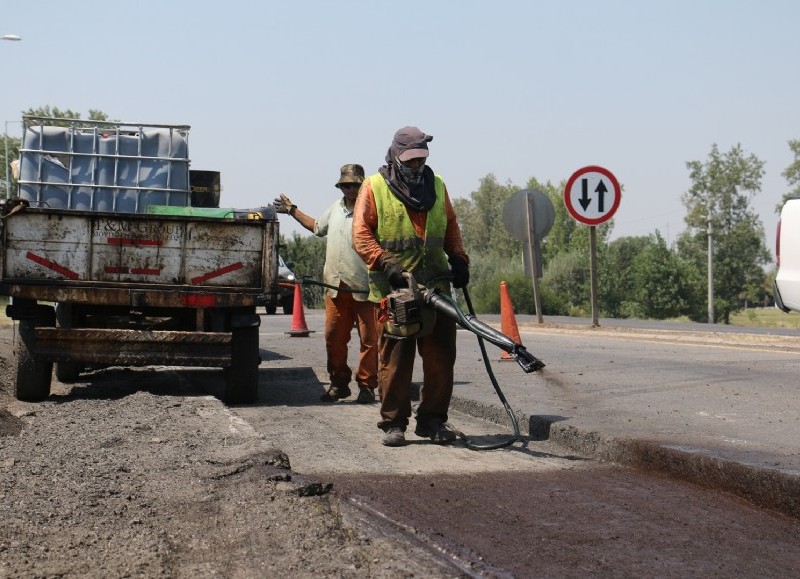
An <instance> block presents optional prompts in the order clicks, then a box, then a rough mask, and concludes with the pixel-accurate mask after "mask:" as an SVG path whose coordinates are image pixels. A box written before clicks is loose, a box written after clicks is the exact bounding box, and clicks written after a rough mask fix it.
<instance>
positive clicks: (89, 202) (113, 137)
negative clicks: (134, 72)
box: [19, 116, 191, 213]
mask: <svg viewBox="0 0 800 579" xmlns="http://www.w3.org/2000/svg"><path fill="white" fill-rule="evenodd" d="M22 124H23V137H22V146H21V148H20V176H19V177H20V178H19V196H20V197H22V198H23V199H25V200H27V201H28V202H30V203H31V205H33V206H37V207H50V208H54V209H76V210H89V211H111V212H122V213H145V212H146V211H147V206H148V205H172V206H181V207H187V206H189V205H190V203H191V194H190V192H191V187H190V178H189V129H190V127H189V125H164V124H153V123H128V122H118V121H96V120H83V119H62V118H53V117H41V116H24V117H23V123H22Z"/></svg>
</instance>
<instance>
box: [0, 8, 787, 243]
mask: <svg viewBox="0 0 800 579" xmlns="http://www.w3.org/2000/svg"><path fill="white" fill-rule="evenodd" d="M0 14H2V17H0V35H2V34H16V35H19V36H21V37H22V38H23V40H22V41H21V42H8V41H2V42H0V71H2V72H1V73H0V74H1V75H2V91H0V94H1V95H2V96H1V97H0V120H4V121H5V128H7V129H8V133H9V134H11V135H13V136H19V135H20V123H19V119H20V114H21V112H22V111H23V110H25V109H27V108H29V107H40V106H44V105H50V106H57V107H59V108H62V109H63V108H70V109H73V110H77V111H79V112H81V113H82V114H83V116H84V117H85V116H87V114H88V111H89V109H99V110H102V111H104V112H105V113H107V114H108V115H109V116H110V117H112V118H115V119H120V120H124V121H130V122H143V123H175V124H189V125H191V126H192V132H191V135H190V155H191V157H192V168H195V169H208V170H218V171H221V172H222V184H223V195H222V203H221V204H222V205H223V206H227V207H239V208H247V207H255V206H260V205H264V204H266V203H268V202H270V201H271V200H272V199H273V198H274V197H275V196H276V195H277V194H278V193H280V192H285V193H287V194H288V195H289V196H290V197H291V198H292V200H293V201H294V203H296V204H297V205H298V206H299V207H300V208H301V209H302V210H303V211H305V212H306V213H309V214H311V215H313V216H318V215H319V214H320V213H321V212H322V211H323V210H324V209H325V208H326V207H327V206H328V205H329V204H330V203H331V202H332V201H333V200H335V199H336V198H337V197H338V195H339V192H338V190H337V189H335V188H334V187H333V185H334V183H335V182H336V180H337V179H338V176H339V167H340V165H342V164H344V163H350V162H359V163H361V164H363V165H364V167H365V168H366V170H367V172H368V173H373V172H375V171H376V170H377V168H378V167H379V166H380V165H381V164H382V163H383V159H384V155H385V154H386V150H387V148H388V146H389V143H390V142H391V138H392V135H393V134H394V132H395V130H397V129H398V128H400V127H402V126H404V125H416V126H418V127H420V128H421V129H422V130H423V131H425V132H426V133H428V134H431V135H433V136H434V140H433V142H432V143H431V145H430V148H431V156H430V159H429V164H430V166H431V167H432V168H433V169H434V170H435V171H436V172H438V173H440V174H441V175H442V176H443V177H444V179H445V181H446V183H447V185H448V189H449V191H450V195H451V196H452V197H468V196H469V194H470V193H471V192H472V191H474V190H476V189H477V188H478V186H479V182H480V179H481V178H483V177H485V176H486V175H487V174H489V173H492V174H494V175H495V177H496V178H497V180H498V181H499V182H501V183H506V182H509V181H510V182H511V183H513V184H514V185H517V186H519V187H520V188H522V187H524V185H525V183H526V182H527V180H528V179H529V178H531V177H536V178H537V179H539V180H540V181H544V182H546V181H551V182H553V183H559V182H561V181H562V180H566V179H568V178H569V176H570V175H571V174H572V173H573V172H574V171H575V170H577V169H579V168H580V167H583V166H585V165H601V166H603V167H605V168H606V169H608V170H610V171H611V172H613V173H614V175H615V176H616V177H617V179H618V180H619V182H620V183H621V184H622V186H623V188H624V193H623V196H622V201H621V204H620V207H619V210H618V211H617V213H616V215H615V227H614V231H613V233H612V237H614V238H616V237H621V236H626V235H647V234H649V233H652V232H654V231H655V230H656V229H658V230H660V231H661V233H662V235H664V236H665V237H666V238H667V240H668V241H670V242H672V241H674V239H675V237H676V236H677V235H678V233H680V232H681V231H682V230H683V229H684V222H683V217H684V208H683V205H682V204H681V201H680V199H681V195H682V194H683V193H684V192H685V191H686V190H687V189H688V188H689V186H690V182H689V177H688V171H687V169H686V162H687V161H691V160H700V161H704V160H705V159H706V158H707V156H708V153H709V152H710V150H711V146H712V144H714V143H716V144H717V145H718V147H719V148H720V150H721V151H723V152H725V151H727V150H729V149H730V148H731V147H732V146H734V145H735V144H737V143H740V144H741V146H742V147H743V149H744V151H745V152H746V153H747V154H750V153H752V154H755V155H756V156H757V157H758V158H760V159H761V160H763V161H765V163H766V164H765V170H766V174H765V176H764V179H763V182H762V185H763V187H762V191H761V192H760V193H759V194H758V195H756V196H755V197H754V199H753V201H752V202H753V206H754V207H755V208H756V210H757V211H758V212H759V214H760V215H761V219H762V223H763V225H764V227H765V232H766V242H767V246H768V247H770V248H771V249H772V248H773V246H774V235H775V223H776V215H775V213H774V210H773V208H774V206H775V205H776V204H777V203H778V201H779V200H780V198H781V196H782V195H783V194H784V193H785V192H787V191H788V190H789V186H788V184H787V183H786V181H785V179H784V178H783V177H782V176H781V172H782V171H784V170H785V169H786V167H787V166H788V165H789V164H790V163H791V162H792V160H793V157H792V154H791V151H790V150H789V147H788V145H787V141H789V140H790V139H800V72H798V71H799V70H800V32H798V23H800V2H798V1H796V0H762V1H761V2H753V1H752V0H748V1H740V0H673V1H666V0H664V1H660V2H658V1H650V2H643V1H641V0H630V1H628V0H603V1H588V0H577V1H575V0H573V1H562V2H556V1H549V2H545V1H538V0H513V1H512V0H492V1H489V0H485V1H471V0H460V1H458V0H427V1H419V0H409V1H405V2H389V1H383V0H339V1H333V0H331V1H323V0H318V1H310V0H291V1H289V0H282V1H280V2H274V1H271V0H259V1H251V2H245V1H236V0H230V1H228V2H210V1H204V0H191V1H189V0H179V1H175V0H171V1H167V0H138V1H137V2H127V1H126V2H109V1H108V0H103V1H99V0H97V1H89V0H72V1H71V2H56V1H43V0H25V1H24V2H23V1H20V0H13V1H9V0H2V1H0ZM281 230H282V231H283V232H284V233H287V234H291V233H292V232H295V231H298V232H302V234H303V235H308V233H307V232H305V230H302V229H300V228H299V226H298V225H297V224H296V223H295V222H294V221H293V220H292V219H290V218H288V217H281Z"/></svg>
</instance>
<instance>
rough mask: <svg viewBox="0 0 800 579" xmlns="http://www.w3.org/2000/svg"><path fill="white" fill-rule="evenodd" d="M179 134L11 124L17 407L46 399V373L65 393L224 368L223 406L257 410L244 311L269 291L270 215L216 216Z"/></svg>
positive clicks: (5, 252) (254, 355)
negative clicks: (18, 138)
mask: <svg viewBox="0 0 800 579" xmlns="http://www.w3.org/2000/svg"><path fill="white" fill-rule="evenodd" d="M188 133H189V126H188V125H161V124H145V123H121V122H108V121H85V120H79V119H53V118H44V117H27V116H26V117H23V140H22V147H21V149H20V165H19V170H20V173H19V182H18V191H17V195H16V196H14V197H13V198H11V199H7V200H6V201H5V203H4V204H3V205H2V208H0V295H6V296H9V297H10V298H11V299H10V303H9V305H8V306H7V308H6V314H7V315H8V317H10V318H12V319H14V320H15V321H16V322H18V339H17V340H16V352H15V353H16V356H15V360H16V378H15V385H14V394H15V396H16V398H17V399H19V400H26V401H41V400H44V399H45V398H47V397H48V396H49V394H50V386H51V378H52V373H53V367H54V366H55V373H56V376H57V378H58V379H59V380H60V381H62V382H73V381H76V380H78V379H79V376H80V374H81V373H82V372H84V371H86V370H90V369H95V368H102V367H108V366H148V365H166V366H199V367H219V368H223V369H224V376H225V400H226V402H228V403H250V402H253V401H255V400H256V398H257V394H258V366H259V364H260V357H259V345H258V328H259V326H260V320H261V318H260V317H259V315H258V314H257V313H256V305H257V303H259V302H260V301H261V300H263V299H264V296H265V295H269V296H276V295H277V293H278V292H279V290H280V288H279V286H278V284H277V278H278V241H279V228H278V221H277V217H276V215H275V213H274V208H271V207H265V208H261V209H260V210H258V211H254V210H237V209H231V208H220V207H219V206H218V205H219V186H218V183H219V181H218V174H217V182H216V191H214V189H215V187H214V186H213V185H212V186H209V180H208V176H209V172H206V171H202V172H201V171H198V172H194V171H192V170H190V168H189V165H190V161H189V156H188ZM211 174H213V172H211ZM193 183H194V185H193Z"/></svg>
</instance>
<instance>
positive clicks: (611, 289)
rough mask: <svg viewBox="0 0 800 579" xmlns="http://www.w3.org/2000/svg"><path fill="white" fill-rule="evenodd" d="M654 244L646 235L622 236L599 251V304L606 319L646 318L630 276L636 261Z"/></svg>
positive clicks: (633, 281)
mask: <svg viewBox="0 0 800 579" xmlns="http://www.w3.org/2000/svg"><path fill="white" fill-rule="evenodd" d="M652 243H653V241H652V238H650V237H647V236H639V237H621V238H619V239H615V240H614V241H612V242H610V243H609V244H608V245H607V246H600V247H599V248H598V253H599V254H600V256H599V257H598V270H599V271H598V276H597V277H598V282H597V285H598V286H599V288H598V294H599V295H598V303H599V306H600V311H601V313H602V315H603V316H607V317H611V318H631V317H633V318H641V317H644V315H643V313H642V308H640V307H639V304H638V303H637V296H636V284H635V280H634V278H633V276H632V275H631V273H632V266H633V263H634V261H635V260H636V258H637V257H638V256H639V254H640V253H642V252H643V251H644V250H645V249H647V248H648V247H650V246H651V245H652Z"/></svg>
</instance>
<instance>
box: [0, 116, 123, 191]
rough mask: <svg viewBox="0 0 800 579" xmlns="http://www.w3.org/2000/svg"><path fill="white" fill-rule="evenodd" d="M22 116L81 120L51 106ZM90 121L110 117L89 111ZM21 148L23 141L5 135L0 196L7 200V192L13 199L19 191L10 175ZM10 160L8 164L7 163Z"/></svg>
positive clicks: (64, 123)
mask: <svg viewBox="0 0 800 579" xmlns="http://www.w3.org/2000/svg"><path fill="white" fill-rule="evenodd" d="M22 116H36V117H50V118H54V119H80V118H81V114H80V113H78V112H75V111H73V110H71V109H64V110H61V109H59V108H58V107H53V108H50V105H45V106H43V107H38V108H33V107H32V108H29V109H28V110H26V111H23V113H22ZM88 119H89V120H92V121H107V120H108V115H107V114H106V113H104V112H103V111H100V110H95V109H89V117H88ZM52 123H53V124H54V125H57V126H58V125H61V126H67V125H68V124H69V123H67V122H66V121H53V122H52ZM20 147H21V140H20V139H19V138H17V137H10V136H7V135H4V138H3V145H2V149H3V151H2V161H3V162H2V169H0V185H2V192H0V196H1V197H3V198H5V197H6V192H8V193H9V195H10V196H11V197H13V196H14V195H15V193H16V190H17V181H16V179H14V178H13V175H11V174H10V167H9V166H10V164H11V162H12V161H14V160H15V159H17V158H19V149H20ZM6 160H8V163H6Z"/></svg>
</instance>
